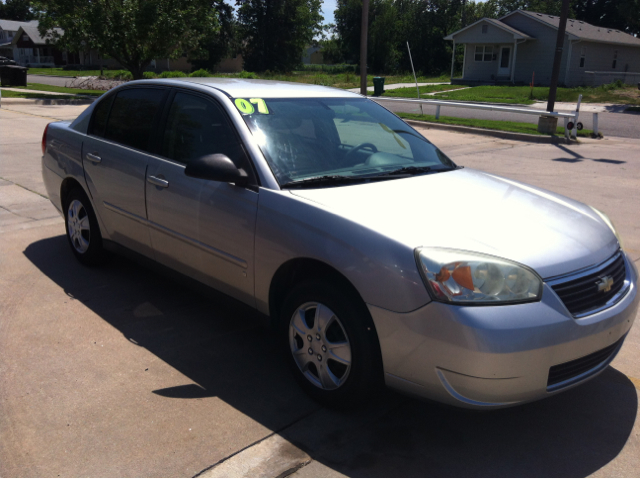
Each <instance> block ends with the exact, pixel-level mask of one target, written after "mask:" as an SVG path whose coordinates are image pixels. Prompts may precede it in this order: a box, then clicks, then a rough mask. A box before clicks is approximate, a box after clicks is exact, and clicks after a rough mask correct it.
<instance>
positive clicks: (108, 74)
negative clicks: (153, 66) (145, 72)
mask: <svg viewBox="0 0 640 479" xmlns="http://www.w3.org/2000/svg"><path fill="white" fill-rule="evenodd" d="M104 77H105V78H109V79H111V80H120V81H129V80H133V75H132V74H131V72H129V71H127V70H114V71H105V72H104Z"/></svg>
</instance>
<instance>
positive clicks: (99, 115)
mask: <svg viewBox="0 0 640 479" xmlns="http://www.w3.org/2000/svg"><path fill="white" fill-rule="evenodd" d="M114 98H115V95H109V97H108V98H105V99H103V100H101V101H100V102H99V103H98V105H96V108H95V109H94V110H93V118H92V119H91V128H90V130H89V134H90V135H95V136H104V129H105V128H106V126H107V119H108V118H109V110H110V109H111V104H112V103H113V99H114Z"/></svg>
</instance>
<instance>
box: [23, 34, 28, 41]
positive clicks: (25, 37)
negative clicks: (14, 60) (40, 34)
mask: <svg viewBox="0 0 640 479" xmlns="http://www.w3.org/2000/svg"><path fill="white" fill-rule="evenodd" d="M22 41H23V42H28V41H29V35H27V34H26V33H25V34H24V35H22Z"/></svg>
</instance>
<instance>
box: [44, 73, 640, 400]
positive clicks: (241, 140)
mask: <svg viewBox="0 0 640 479" xmlns="http://www.w3.org/2000/svg"><path fill="white" fill-rule="evenodd" d="M42 150H43V158H42V172H43V177H44V182H45V184H46V188H47V191H48V193H49V197H50V198H51V201H52V202H53V204H54V205H55V206H56V208H58V210H60V213H61V214H62V215H63V217H64V218H65V226H66V233H67V238H68V240H69V245H70V247H71V251H72V252H73V254H74V255H75V256H76V258H77V259H78V260H79V261H80V262H82V263H84V264H88V265H93V264H96V263H98V262H99V261H100V260H101V258H102V257H103V252H104V250H105V249H109V248H113V247H115V246H117V247H118V248H127V249H130V250H134V251H135V252H137V253H140V254H142V255H144V256H147V257H149V258H151V259H152V260H155V261H157V262H159V263H161V264H163V265H165V266H168V267H170V268H172V269H174V270H177V271H178V272H179V273H182V274H184V275H187V276H189V277H192V278H194V279H196V280H198V281H201V282H202V283H205V284H207V285H209V286H211V287H213V288H216V289H218V290H220V291H222V292H224V293H226V294H227V295H230V296H232V297H234V298H237V299H238V300H240V301H243V302H244V303H246V304H249V305H251V306H253V307H254V308H256V309H257V310H259V311H260V312H262V313H265V314H267V315H270V317H271V318H272V321H273V323H274V326H275V328H276V330H277V335H278V337H279V340H280V342H281V348H282V352H283V354H286V356H287V359H288V362H289V363H290V366H291V370H292V371H293V375H294V376H295V378H296V380H297V381H298V383H299V384H300V385H301V387H302V388H304V389H305V390H306V391H307V392H308V393H309V394H310V395H311V396H313V397H314V398H315V399H316V400H318V401H320V402H322V403H325V404H329V405H333V406H338V407H339V406H346V405H349V404H354V403H356V402H358V401H363V400H366V399H367V397H370V395H371V394H372V393H373V392H374V391H375V390H376V388H377V387H378V386H380V385H382V384H386V385H387V386H389V387H392V388H394V389H397V390H400V391H403V392H405V393H409V394H413V395H417V396H422V397H426V398H431V399H434V400H437V401H441V402H444V403H449V404H453V405H457V406H463V407H468V408H496V407H504V406H509V405H515V404H519V403H523V402H527V401H533V400H537V399H542V398H546V397H549V396H551V395H553V394H556V393H559V392H561V391H565V390H567V389H569V388H571V387H574V386H576V385H578V384H581V383H583V382H585V381H587V380H589V379H591V378H593V377H594V376H596V375H597V374H598V373H600V372H601V371H603V370H604V369H605V368H606V367H607V365H608V364H609V363H610V362H611V361H612V360H613V358H614V357H615V355H616V354H617V353H618V351H619V350H620V348H621V347H622V343H623V342H624V339H625V336H626V334H627V333H628V331H629V329H630V328H631V326H632V323H633V321H634V318H635V315H636V311H637V308H638V301H639V299H638V294H637V290H636V285H637V274H638V273H637V270H636V269H635V267H634V265H633V263H632V262H631V261H630V260H629V258H628V257H627V255H626V254H625V252H624V251H623V250H622V247H621V242H620V240H619V237H618V235H617V233H616V230H615V228H614V226H613V224H612V223H611V221H610V220H609V219H608V218H607V216H606V215H605V214H603V213H601V212H600V211H598V210H596V209H594V208H592V207H590V206H587V205H584V204H582V203H579V202H577V201H574V200H571V199H569V198H566V197H564V196H561V195H558V194H555V193H551V192H549V191H545V190H542V189H540V188H536V187H532V186H528V185H525V184H523V183H519V182H517V181H512V180H509V179H507V178H502V177H499V176H495V175H492V174H488V173H484V172H481V171H477V170H472V169H469V168H463V167H462V166H458V165H456V164H455V163H454V162H453V161H451V160H450V159H449V158H448V157H447V156H446V155H445V154H444V153H443V152H442V151H440V150H439V149H438V148H437V147H436V146H434V145H433V144H432V143H430V142H429V141H428V140H427V139H425V138H424V137H423V136H422V135H421V134H420V133H418V132H417V131H416V130H414V129H413V128H411V127H410V126H409V125H407V124H406V123H404V122H403V121H402V120H400V119H399V118H398V117H396V116H395V115H394V114H393V113H390V112H389V111H387V110H386V109H385V108H383V107H382V106H379V105H378V104H376V103H374V102H373V101H370V100H368V99H367V98H363V97H361V96H360V95H357V94H353V93H349V92H345V91H342V90H337V89H332V88H326V87H320V86H312V85H300V84H295V83H285V82H267V81H257V80H253V81H251V80H239V79H192V78H190V79H183V80H157V81H137V82H130V83H127V84H125V85H123V86H121V87H119V88H115V89H113V90H111V91H110V92H108V93H106V94H105V95H103V96H102V97H101V98H100V99H99V100H98V101H97V102H95V103H94V104H92V105H91V106H90V107H88V108H87V109H86V110H85V111H84V112H83V113H82V114H81V115H80V116H79V117H78V118H77V119H76V120H75V121H73V122H64V121H62V122H56V123H51V124H49V125H48V127H47V129H46V130H45V132H44V136H43V139H42Z"/></svg>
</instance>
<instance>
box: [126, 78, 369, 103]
mask: <svg viewBox="0 0 640 479" xmlns="http://www.w3.org/2000/svg"><path fill="white" fill-rule="evenodd" d="M141 82H144V83H162V84H172V85H175V86H180V85H182V86H185V85H184V83H195V84H198V85H202V86H209V87H212V88H215V89H217V90H220V91H222V92H224V93H226V94H227V95H229V96H230V97H232V98H249V97H251V98H361V96H360V95H359V94H357V93H352V92H350V91H347V90H342V89H340V88H332V87H326V86H321V85H310V84H307V83H294V82H288V81H278V80H250V79H246V78H171V79H162V80H161V79H158V80H142V81H141ZM132 83H133V82H132ZM136 83H137V82H136Z"/></svg>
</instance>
